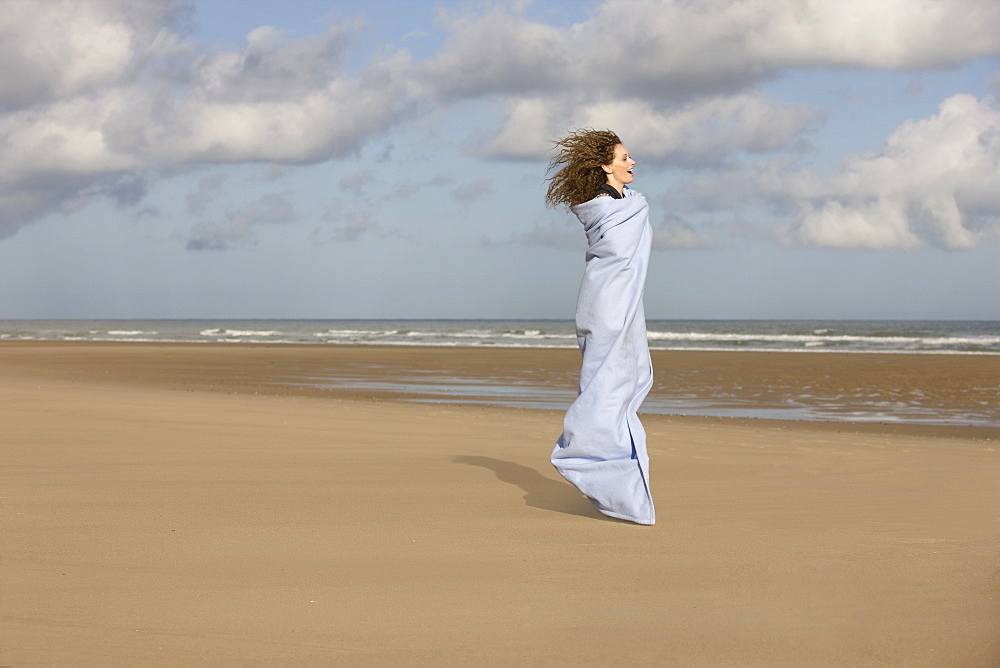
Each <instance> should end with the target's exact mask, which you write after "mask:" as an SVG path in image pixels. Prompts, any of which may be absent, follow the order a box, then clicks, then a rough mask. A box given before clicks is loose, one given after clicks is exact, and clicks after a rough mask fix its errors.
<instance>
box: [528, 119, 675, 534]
mask: <svg viewBox="0 0 1000 668" xmlns="http://www.w3.org/2000/svg"><path fill="white" fill-rule="evenodd" d="M555 145H556V150H557V153H556V156H555V157H554V158H553V159H552V163H551V164H550V165H549V170H550V171H551V170H553V169H558V171H557V172H556V173H555V174H554V175H553V176H552V177H551V178H550V179H549V189H548V192H547V194H546V196H545V201H546V203H547V204H549V205H550V206H558V205H561V204H565V205H567V206H569V208H570V210H571V211H572V212H573V213H574V214H576V217H577V218H579V219H580V222H581V223H583V231H584V232H585V233H586V235H587V245H588V248H587V255H586V260H587V264H586V269H585V271H584V275H583V282H582V284H581V285H580V295H579V298H578V300H577V305H576V335H577V340H578V341H579V344H580V352H581V353H582V354H583V365H582V367H581V369H580V388H579V394H578V395H577V398H576V401H574V402H573V405H572V406H570V408H569V410H568V411H567V413H566V419H565V421H564V423H563V433H562V436H560V437H559V440H558V441H557V442H556V447H555V450H553V452H552V464H553V465H554V466H555V467H556V470H558V471H559V473H560V474H561V475H562V476H563V477H564V478H566V480H568V481H569V482H571V483H573V484H574V485H575V486H576V487H577V489H579V490H580V491H581V492H583V493H584V494H585V495H586V496H587V498H589V499H590V500H591V502H593V504H594V505H595V506H596V507H597V509H598V510H600V511H601V512H602V513H604V514H605V515H610V516H611V517H616V518H618V519H623V520H629V521H631V522H636V523H638V524H654V523H655V521H656V517H655V514H654V511H653V498H652V496H650V493H649V457H648V455H647V454H646V432H645V431H644V430H643V428H642V424H641V423H640V422H639V418H638V416H637V415H636V411H637V410H638V409H639V406H640V405H641V404H642V401H643V399H645V398H646V394H648V393H649V388H650V387H651V386H652V384H653V369H652V364H651V362H650V358H649V346H648V344H647V342H646V316H645V312H644V311H643V307H642V293H643V288H644V286H645V283H646V266H647V263H648V261H649V250H650V242H651V238H652V231H651V230H650V227H649V215H648V210H649V206H648V204H647V203H646V198H645V197H643V196H642V195H640V194H639V193H637V192H635V191H634V190H631V189H630V188H628V184H629V183H631V182H632V179H633V178H634V177H633V175H632V167H633V166H634V165H635V160H633V159H632V158H631V157H630V156H629V154H628V150H627V149H626V148H625V147H624V146H623V145H622V143H621V140H620V139H619V138H618V136H617V135H615V133H613V132H610V131H607V130H577V131H574V132H572V133H570V135H569V136H568V137H566V138H565V139H562V140H559V141H557V142H555Z"/></svg>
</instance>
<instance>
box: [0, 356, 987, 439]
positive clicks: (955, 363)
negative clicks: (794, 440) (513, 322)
mask: <svg viewBox="0 0 1000 668" xmlns="http://www.w3.org/2000/svg"><path fill="white" fill-rule="evenodd" d="M797 353H798V351H796V352H795V353H782V352H776V351H761V352H753V351H739V352H728V351H700V352H695V351H663V350H653V351H651V355H652V359H653V366H654V387H653V390H652V391H651V392H650V395H649V397H647V400H646V402H645V404H644V408H643V410H642V411H641V414H642V415H644V416H651V415H653V414H657V415H669V416H671V417H674V418H676V419H685V420H710V421H711V420H718V419H723V420H751V421H754V422H758V421H759V422H770V421H774V422H777V423H780V424H808V425H817V426H818V427H819V428H827V427H832V428H847V427H848V426H849V427H850V428H851V429H855V430H859V431H869V432H879V431H880V432H891V431H894V430H895V431H897V432H907V433H919V432H920V431H921V430H931V431H933V432H934V433H936V434H946V433H949V431H954V432H955V433H959V432H961V433H962V434H964V435H968V436H971V437H977V438H1000V356H997V357H996V358H992V357H981V356H978V355H976V356H965V355H962V356H956V355H952V354H949V353H944V354H931V353H915V354H905V353H893V354H886V353H857V352H850V353H834V352H823V353H822V354H819V355H801V354H797ZM174 359H176V360H178V363H176V364H175V363H173V362H172V360H174ZM0 362H2V363H3V364H4V365H6V367H7V368H8V369H9V371H11V372H16V373H28V374H39V375H40V376H42V377H48V378H53V379H55V378H64V379H72V378H89V379H103V380H105V381H108V382H115V383H126V384H132V385H136V384H138V385H145V386H149V387H167V388H175V389H185V390H189V391H190V390H196V389H206V390H209V391H222V392H233V393H253V394H273V395H300V396H317V397H342V398H362V399H368V400H379V401H383V400H391V401H410V402H419V403H422V404H425V405H452V404H470V405H489V406H498V407H502V406H513V407H515V408H530V409H532V410H553V411H556V412H564V411H565V409H566V407H568V405H569V403H570V402H571V401H572V399H573V397H574V396H575V387H576V383H577V378H578V373H579V352H578V351H577V350H576V349H553V348H529V347H523V348H516V347H510V348H500V347H478V346H469V347H451V346H393V345H360V344H350V345H323V344H273V343H265V344H254V343H245V342H244V343H215V344H212V345H208V346H206V345H203V344H197V343H194V342H185V343H166V342H150V343H146V342H126V343H107V342H91V341H87V342H63V341H42V342H39V341H30V342H21V341H0ZM532 402H534V404H533V403H532ZM692 407H693V408H692ZM774 415H780V417H777V418H775V417H774ZM936 415H937V416H940V417H939V419H938V422H934V421H933V420H934V418H935V416H936ZM908 416H909V417H912V419H910V420H907V419H906V418H907V417H908ZM963 416H971V417H970V418H969V419H966V420H963V419H962V418H963ZM972 418H974V419H972Z"/></svg>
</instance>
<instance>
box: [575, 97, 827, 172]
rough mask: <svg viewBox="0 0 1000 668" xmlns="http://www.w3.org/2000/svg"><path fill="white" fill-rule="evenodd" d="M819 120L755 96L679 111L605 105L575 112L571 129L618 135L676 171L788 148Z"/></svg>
mask: <svg viewBox="0 0 1000 668" xmlns="http://www.w3.org/2000/svg"><path fill="white" fill-rule="evenodd" d="M818 118H819V116H818V114H817V113H816V112H815V111H813V110H812V109H810V108H809V107H808V106H806V105H796V106H782V105H779V104H776V103H773V102H771V101H770V100H768V99H766V98H765V97H764V96H763V95H760V94H757V93H741V94H739V95H733V96H728V97H713V98H708V99H704V100H698V101H696V102H691V103H688V104H685V105H683V106H681V107H678V108H671V109H662V110H661V109H655V108H653V107H652V106H651V105H650V104H649V103H648V102H644V101H630V102H605V103H597V104H592V105H587V106H585V107H581V108H579V109H577V111H576V113H575V114H574V116H573V123H572V124H573V125H574V126H578V127H610V128H613V129H615V128H616V129H617V132H618V133H619V136H621V137H622V141H624V142H625V143H626V145H628V146H629V149H630V152H631V153H633V154H635V157H636V158H637V159H639V160H641V159H642V158H643V157H649V158H657V159H663V160H669V161H670V162H671V163H673V164H680V165H693V166H699V165H709V164H715V163H718V162H720V161H721V160H723V159H724V158H725V157H726V156H727V155H728V154H731V153H732V152H734V151H749V152H760V153H763V152H770V151H776V150H779V149H781V148H784V147H786V146H787V145H788V144H789V143H790V142H791V141H792V140H794V139H795V138H796V137H797V136H798V135H799V134H800V133H801V132H802V131H803V130H805V129H806V128H807V127H808V126H809V125H810V124H811V123H813V122H815V121H817V120H818Z"/></svg>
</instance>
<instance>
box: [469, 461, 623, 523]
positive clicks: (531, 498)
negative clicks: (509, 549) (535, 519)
mask: <svg viewBox="0 0 1000 668" xmlns="http://www.w3.org/2000/svg"><path fill="white" fill-rule="evenodd" d="M451 460H452V461H453V462H455V463H456V464H467V465H469V466H480V467H482V468H484V469H489V470H490V471H493V473H494V474H496V477H497V479H498V480H500V482H506V483H510V484H511V485H516V486H517V487H520V488H521V490H522V491H523V492H524V503H525V505H528V506H531V507H532V508H542V509H544V510H551V511H553V512H557V513H566V514H567V515H580V516H582V517H592V518H595V519H604V520H610V519H611V518H609V517H606V516H605V515H602V514H601V513H600V512H599V511H598V510H597V509H596V508H594V506H593V504H591V503H590V501H588V500H587V498H586V497H585V496H583V495H582V494H580V492H579V491H577V489H576V488H575V487H573V486H572V485H570V484H569V483H567V482H562V481H558V480H552V479H551V478H546V477H545V476H543V475H542V474H541V473H539V472H538V471H536V470H535V469H532V468H528V467H527V466H522V465H521V464H515V463H514V462H505V461H503V460H502V459H493V458H492V457H479V456H475V455H458V456H456V457H452V459H451Z"/></svg>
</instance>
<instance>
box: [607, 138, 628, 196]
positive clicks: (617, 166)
mask: <svg viewBox="0 0 1000 668" xmlns="http://www.w3.org/2000/svg"><path fill="white" fill-rule="evenodd" d="M634 166H635V160H633V159H632V158H630V157H629V154H628V149H627V148H625V147H624V146H622V145H621V144H618V145H617V146H615V159H614V160H612V161H611V164H610V165H602V166H601V169H603V170H604V173H605V174H607V175H608V183H609V184H611V185H612V186H614V187H615V188H617V189H618V190H621V189H622V186H623V185H625V184H627V183H632V179H634V178H635V177H634V176H632V167H634Z"/></svg>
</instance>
